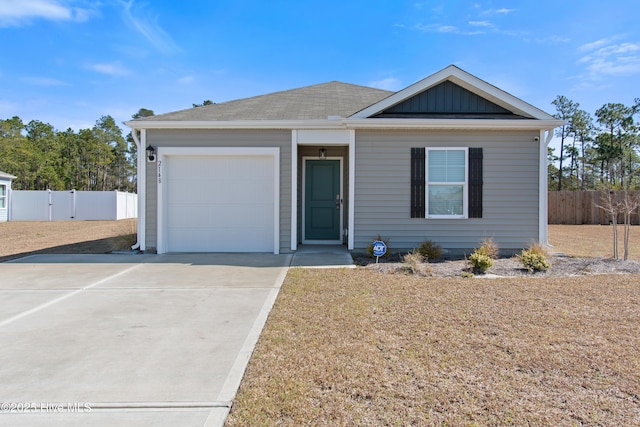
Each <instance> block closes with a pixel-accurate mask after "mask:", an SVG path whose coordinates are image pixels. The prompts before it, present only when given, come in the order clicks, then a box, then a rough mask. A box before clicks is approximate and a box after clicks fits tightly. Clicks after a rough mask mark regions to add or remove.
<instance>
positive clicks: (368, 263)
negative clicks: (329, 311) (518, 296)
mask: <svg viewBox="0 0 640 427" xmlns="http://www.w3.org/2000/svg"><path fill="white" fill-rule="evenodd" d="M353 258H354V262H355V264H356V265H358V266H361V267H364V268H367V269H372V270H377V271H380V272H382V273H392V274H407V273H409V272H410V269H408V268H407V264H405V263H404V262H402V255H401V254H393V255H391V256H389V257H386V258H380V259H379V262H378V263H376V260H375V259H372V258H369V257H368V256H367V255H364V254H354V255H353ZM547 260H548V261H549V262H550V263H551V267H550V268H549V269H548V270H547V271H538V272H534V273H531V272H529V271H528V270H527V269H525V268H523V266H522V264H521V263H520V261H519V260H518V258H517V257H510V258H499V259H496V260H494V265H493V266H492V267H491V268H489V270H487V272H486V273H485V274H482V273H478V272H474V271H473V270H472V269H471V268H470V265H469V262H468V261H466V260H464V259H445V260H436V261H430V262H427V263H424V264H423V266H422V267H423V268H422V271H421V272H420V273H419V274H420V275H424V276H433V277H460V276H462V275H463V274H468V273H473V274H474V277H487V278H495V277H518V276H522V277H557V276H585V275H593V274H640V262H638V261H633V260H627V261H623V260H615V259H612V258H604V257H568V256H549V257H547Z"/></svg>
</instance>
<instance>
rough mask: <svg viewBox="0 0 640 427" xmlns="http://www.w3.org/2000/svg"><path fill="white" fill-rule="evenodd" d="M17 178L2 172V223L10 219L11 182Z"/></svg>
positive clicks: (0, 197) (0, 212) (0, 216)
mask: <svg viewBox="0 0 640 427" xmlns="http://www.w3.org/2000/svg"><path fill="white" fill-rule="evenodd" d="M13 179H16V177H15V176H13V175H11V174H8V173H5V172H2V171H0V222H5V221H7V220H8V219H9V193H11V180H13Z"/></svg>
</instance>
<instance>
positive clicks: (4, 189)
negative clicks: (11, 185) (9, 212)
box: [0, 184, 8, 209]
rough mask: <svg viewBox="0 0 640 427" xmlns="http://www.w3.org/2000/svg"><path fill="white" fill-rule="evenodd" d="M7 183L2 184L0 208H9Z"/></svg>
mask: <svg viewBox="0 0 640 427" xmlns="http://www.w3.org/2000/svg"><path fill="white" fill-rule="evenodd" d="M7 195H8V194H7V184H0V209H6V208H7Z"/></svg>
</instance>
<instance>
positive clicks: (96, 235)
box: [0, 219, 137, 262]
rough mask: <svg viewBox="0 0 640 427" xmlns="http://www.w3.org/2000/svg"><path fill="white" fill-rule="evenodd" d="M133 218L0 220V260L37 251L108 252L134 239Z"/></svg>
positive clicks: (129, 243)
mask: <svg viewBox="0 0 640 427" xmlns="http://www.w3.org/2000/svg"><path fill="white" fill-rule="evenodd" d="M136 224H137V222H136V220H135V219H123V220H120V221H51V222H47V221H9V222H0V262H2V261H7V260H9V259H13V258H18V257H22V256H26V255H32V254H38V253H66V254H73V253H81V254H86V253H98V254H99V253H108V252H112V251H114V250H128V249H129V248H130V247H131V245H133V244H134V243H135V242H136V236H135V234H136Z"/></svg>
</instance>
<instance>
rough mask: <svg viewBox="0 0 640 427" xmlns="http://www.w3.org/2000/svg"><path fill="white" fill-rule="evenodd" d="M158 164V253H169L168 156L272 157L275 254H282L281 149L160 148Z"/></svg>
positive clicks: (158, 149) (158, 150)
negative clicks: (165, 194) (166, 210)
mask: <svg viewBox="0 0 640 427" xmlns="http://www.w3.org/2000/svg"><path fill="white" fill-rule="evenodd" d="M157 152H158V162H157V168H158V170H157V184H158V198H157V206H156V209H157V213H158V218H157V220H158V222H157V224H158V230H157V231H158V241H157V248H156V249H157V252H158V253H159V254H162V253H165V252H167V241H166V226H167V224H166V218H165V216H164V197H163V174H164V171H165V170H166V169H165V168H164V167H163V164H166V157H167V156H180V155H182V156H198V155H200V156H271V157H273V166H274V167H273V181H274V190H273V193H274V194H273V198H274V200H273V209H274V212H273V213H274V215H273V253H274V254H276V255H277V254H279V253H280V166H279V165H280V148H278V147H158V148H157Z"/></svg>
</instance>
